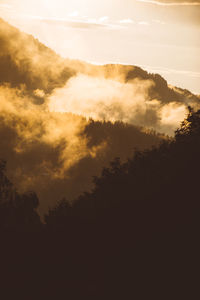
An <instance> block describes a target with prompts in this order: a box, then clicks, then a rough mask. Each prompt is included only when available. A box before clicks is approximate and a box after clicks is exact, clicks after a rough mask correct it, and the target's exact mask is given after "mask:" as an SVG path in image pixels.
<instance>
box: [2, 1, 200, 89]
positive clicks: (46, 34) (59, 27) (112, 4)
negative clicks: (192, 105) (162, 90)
mask: <svg viewBox="0 0 200 300" xmlns="http://www.w3.org/2000/svg"><path fill="white" fill-rule="evenodd" d="M0 16H1V17H2V18H4V19H6V20H7V21H9V22H10V23H11V24H13V25H15V26H16V27H18V28H20V29H21V30H23V31H25V32H27V33H30V34H33V36H34V37H37V38H38V39H39V40H40V41H41V42H43V43H45V44H46V45H47V46H49V47H51V48H53V49H54V50H55V51H56V52H57V53H59V54H61V55H62V56H63V57H66V58H75V59H81V60H85V61H89V62H94V63H96V64H104V63H110V62H115V63H116V62H117V63H122V64H133V65H138V66H141V67H143V68H145V69H146V70H148V71H150V72H154V73H159V74H161V75H163V76H164V77H165V78H166V79H167V80H168V82H169V83H170V84H172V85H176V86H180V87H183V88H187V89H189V90H191V91H192V92H194V93H197V94H199V93H200V88H199V86H200V61H199V59H198V58H199V53H200V39H199V36H200V2H199V0H196V1H184V0H174V1H172V0H166V1H163V0H159V1H150V0H124V1H119V0H109V1H108V0H107V1H105V0H74V1H69V0H68V1H64V0H48V1H47V0H42V1H41V0H40V1H39V0H35V1H25V0H15V1H14V0H3V1H0Z"/></svg>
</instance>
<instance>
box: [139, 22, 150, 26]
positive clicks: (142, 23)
mask: <svg viewBox="0 0 200 300" xmlns="http://www.w3.org/2000/svg"><path fill="white" fill-rule="evenodd" d="M138 24H139V25H144V26H149V22H146V21H140V22H138Z"/></svg>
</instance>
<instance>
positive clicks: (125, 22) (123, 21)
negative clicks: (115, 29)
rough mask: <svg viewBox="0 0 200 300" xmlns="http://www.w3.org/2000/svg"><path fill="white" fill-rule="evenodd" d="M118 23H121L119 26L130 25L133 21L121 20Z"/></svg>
mask: <svg viewBox="0 0 200 300" xmlns="http://www.w3.org/2000/svg"><path fill="white" fill-rule="evenodd" d="M119 23H121V24H132V23H134V21H133V20H132V19H123V20H120V21H119Z"/></svg>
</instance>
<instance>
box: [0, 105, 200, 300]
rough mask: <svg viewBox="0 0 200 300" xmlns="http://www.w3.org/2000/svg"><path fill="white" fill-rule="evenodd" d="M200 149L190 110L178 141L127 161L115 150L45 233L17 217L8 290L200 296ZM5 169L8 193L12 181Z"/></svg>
mask: <svg viewBox="0 0 200 300" xmlns="http://www.w3.org/2000/svg"><path fill="white" fill-rule="evenodd" d="M199 151H200V111H197V112H193V111H192V110H191V109H190V113H189V115H188V117H187V119H186V120H185V121H184V122H183V123H182V125H181V127H180V129H178V130H177V131H176V133H175V138H174V140H172V141H165V142H163V143H162V144H161V145H160V146H159V147H155V148H154V149H152V150H146V151H143V152H137V154H135V155H134V158H133V159H130V160H129V161H128V162H126V163H123V164H122V163H121V162H120V160H119V159H118V158H116V159H115V160H114V161H113V162H112V163H111V164H110V167H109V168H106V169H104V171H103V172H102V175H101V176H100V177H95V178H94V183H95V188H94V190H93V191H92V192H90V193H84V194H83V195H82V196H80V197H79V198H78V199H77V200H76V202H74V204H73V205H70V204H69V203H68V202H67V201H66V200H62V201H61V202H58V204H57V206H56V207H54V208H52V209H51V210H50V211H49V213H48V214H46V217H45V224H44V225H43V226H42V227H40V231H38V232H37V234H35V232H33V231H31V230H30V228H32V227H31V226H30V227H29V226H28V227H26V228H27V230H26V233H25V232H24V228H22V227H21V223H19V225H18V222H16V223H15V228H13V229H12V231H13V232H14V233H15V235H14V236H12V234H11V233H10V235H8V234H7V235H6V236H4V238H2V245H3V247H1V252H2V255H1V259H2V258H4V259H3V261H2V264H1V266H2V267H1V272H2V275H3V277H2V278H3V280H2V281H1V283H3V289H2V290H1V291H2V292H4V291H5V292H6V295H7V298H8V299H12V297H13V295H15V297H16V295H17V296H20V299H27V297H28V299H35V298H37V299H44V297H46V298H47V299H55V298H56V299H66V298H70V299H129V298H131V299H134V298H136V299H146V298H152V297H153V298H154V299H169V298H170V299H188V298H193V299H196V297H197V298H198V296H199V294H198V293H199V289H198V279H197V275H196V274H197V271H198V257H199V252H198V244H199V229H200V226H199V225H200V224H199V223H200V221H199V209H200V202H199V188H198V182H199V176H198V174H199V166H200V158H199ZM4 169H5V167H4V164H1V169H0V170H1V171H0V180H1V181H0V187H1V189H0V191H1V197H2V195H8V194H9V193H8V192H7V191H10V190H11V189H13V186H12V184H11V183H10V182H9V181H8V180H7V178H6V176H5V175H4V172H5V171H4ZM3 191H6V192H3ZM7 197H8V196H7ZM34 197H35V196H34ZM4 198H5V196H4ZM28 202H29V201H28ZM34 203H36V204H37V201H36V202H34ZM31 207H32V209H33V208H35V204H34V205H32V204H31ZM0 209H2V206H0ZM20 209H22V210H24V208H23V206H22V207H21V208H20ZM16 211H17V209H16ZM7 220H9V219H7ZM30 220H31V222H33V224H34V221H33V219H30ZM34 226H35V225H34ZM4 228H5V227H4ZM4 228H3V231H5V229H4ZM16 232H17V234H16ZM6 233H7V232H6ZM8 237H9V238H8ZM8 239H9V242H8ZM10 286H12V289H9V287H10ZM9 296H10V298H9Z"/></svg>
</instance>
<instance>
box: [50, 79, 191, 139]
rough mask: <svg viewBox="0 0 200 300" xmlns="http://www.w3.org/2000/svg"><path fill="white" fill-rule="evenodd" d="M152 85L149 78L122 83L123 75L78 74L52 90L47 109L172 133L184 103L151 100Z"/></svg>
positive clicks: (181, 114)
mask: <svg viewBox="0 0 200 300" xmlns="http://www.w3.org/2000/svg"><path fill="white" fill-rule="evenodd" d="M153 86H154V82H153V81H151V80H142V79H133V80H130V81H129V82H127V83H125V82H124V81H123V79H122V78H121V79H120V80H119V78H118V79H117V78H115V79H109V78H107V79H106V78H102V77H94V76H93V77H92V76H87V75H82V74H80V75H78V76H76V77H74V78H71V79H70V80H69V81H68V83H67V84H66V86H65V87H63V88H61V89H56V90H55V91H54V93H53V94H52V95H51V96H50V98H49V109H50V111H55V112H72V113H74V114H78V115H83V116H85V117H86V118H93V119H94V120H102V121H103V120H105V121H112V122H115V121H119V120H120V121H123V122H125V123H129V124H134V125H139V126H144V127H149V128H153V129H154V130H158V131H161V132H165V133H168V134H172V133H173V132H174V130H175V129H176V128H177V127H178V126H179V124H180V122H181V121H182V120H183V119H184V117H185V115H186V112H187V106H186V105H185V104H183V103H176V102H175V101H174V102H173V100H172V103H173V105H172V104H170V105H171V106H170V107H168V104H163V103H162V102H161V101H160V100H157V99H156V98H155V99H151V97H150V90H151V89H152V88H153ZM177 111H178V112H179V113H177ZM175 112H176V113H175ZM167 113H168V114H169V118H168V119H169V120H170V122H169V124H167V117H166V115H167Z"/></svg>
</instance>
